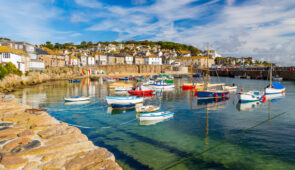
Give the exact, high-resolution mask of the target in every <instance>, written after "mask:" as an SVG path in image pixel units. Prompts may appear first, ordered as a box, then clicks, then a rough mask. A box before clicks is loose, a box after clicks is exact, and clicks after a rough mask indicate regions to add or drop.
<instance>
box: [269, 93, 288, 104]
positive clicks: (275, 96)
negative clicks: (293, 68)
mask: <svg viewBox="0 0 295 170" xmlns="http://www.w3.org/2000/svg"><path fill="white" fill-rule="evenodd" d="M284 97H285V93H280V94H269V95H266V100H268V101H271V102H275V101H277V100H280V99H282V98H284Z"/></svg>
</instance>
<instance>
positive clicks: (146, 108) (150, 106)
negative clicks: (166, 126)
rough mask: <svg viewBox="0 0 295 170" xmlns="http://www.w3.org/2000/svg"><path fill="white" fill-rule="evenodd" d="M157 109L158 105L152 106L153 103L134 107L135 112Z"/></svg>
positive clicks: (158, 108)
mask: <svg viewBox="0 0 295 170" xmlns="http://www.w3.org/2000/svg"><path fill="white" fill-rule="evenodd" d="M158 110H160V107H158V106H153V105H147V106H141V107H136V112H137V113H146V112H156V111H158Z"/></svg>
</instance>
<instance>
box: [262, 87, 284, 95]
mask: <svg viewBox="0 0 295 170" xmlns="http://www.w3.org/2000/svg"><path fill="white" fill-rule="evenodd" d="M285 90H286V89H285V88H283V89H276V88H272V87H269V88H265V94H266V95H272V94H281V93H285Z"/></svg>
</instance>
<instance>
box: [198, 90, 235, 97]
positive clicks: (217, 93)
mask: <svg viewBox="0 0 295 170" xmlns="http://www.w3.org/2000/svg"><path fill="white" fill-rule="evenodd" d="M229 94H230V93H229V91H227V90H216V89H208V90H198V91H197V92H196V94H195V96H198V98H220V97H226V96H227V95H229Z"/></svg>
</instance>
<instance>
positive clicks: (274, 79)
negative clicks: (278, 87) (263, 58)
mask: <svg viewBox="0 0 295 170" xmlns="http://www.w3.org/2000/svg"><path fill="white" fill-rule="evenodd" d="M272 80H273V81H283V77H280V76H278V75H276V76H274V77H272Z"/></svg>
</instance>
